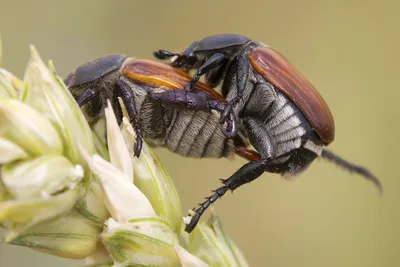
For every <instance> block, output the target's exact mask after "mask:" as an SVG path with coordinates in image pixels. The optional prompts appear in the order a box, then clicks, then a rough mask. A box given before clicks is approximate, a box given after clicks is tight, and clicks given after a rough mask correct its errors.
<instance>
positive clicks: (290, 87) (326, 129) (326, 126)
mask: <svg viewBox="0 0 400 267" xmlns="http://www.w3.org/2000/svg"><path fill="white" fill-rule="evenodd" d="M249 61H250V64H251V65H252V66H253V68H254V69H255V70H257V72H258V73H260V74H261V75H262V76H263V77H264V78H265V79H266V80H267V81H269V82H270V83H271V84H273V85H274V86H275V87H276V88H278V89H279V90H281V91H282V92H284V93H285V95H286V96H288V97H289V98H290V99H291V100H292V101H293V102H294V103H295V104H296V106H297V107H298V108H299V109H300V110H301V111H302V112H303V114H304V115H305V116H306V118H307V119H308V121H309V122H310V123H311V125H312V126H313V128H314V130H315V131H316V133H317V134H318V135H319V136H320V137H321V139H322V140H323V141H324V143H325V145H328V144H329V143H331V142H332V141H333V140H334V138H335V123H334V121H333V116H332V113H331V111H330V109H329V107H328V105H327V104H326V102H325V100H324V99H323V98H322V96H321V95H320V94H319V92H318V91H317V90H316V89H315V88H314V86H313V85H312V84H311V83H310V82H309V81H308V80H307V79H306V78H305V77H304V76H303V75H302V74H301V73H300V72H298V71H297V69H296V68H294V67H293V65H292V64H291V63H290V62H289V61H288V60H287V59H286V58H285V57H283V56H282V55H281V54H280V53H278V52H277V51H275V50H274V49H272V48H270V47H257V48H255V49H254V50H253V51H251V52H250V53H249Z"/></svg>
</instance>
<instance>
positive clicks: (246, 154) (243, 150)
mask: <svg viewBox="0 0 400 267" xmlns="http://www.w3.org/2000/svg"><path fill="white" fill-rule="evenodd" d="M235 153H236V154H237V155H238V156H240V157H242V158H245V159H247V160H250V161H256V160H259V159H260V158H261V156H260V154H258V152H257V151H255V150H252V149H248V148H247V147H244V146H237V147H235Z"/></svg>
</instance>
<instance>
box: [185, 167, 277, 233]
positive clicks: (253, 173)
mask: <svg viewBox="0 0 400 267" xmlns="http://www.w3.org/2000/svg"><path fill="white" fill-rule="evenodd" d="M269 161H270V160H269V159H259V160H257V161H252V162H249V163H247V164H245V165H243V166H242V167H241V168H240V169H239V170H237V171H236V172H235V173H234V174H233V175H232V176H231V177H229V178H228V179H226V180H222V183H223V184H224V185H223V186H221V187H220V188H218V189H217V190H215V191H213V192H214V194H213V195H211V196H210V197H208V198H207V200H206V201H204V202H203V203H202V204H200V207H198V208H197V209H195V210H194V212H195V213H196V214H195V215H194V216H192V218H191V220H190V223H189V224H187V225H186V227H185V231H186V232H188V233H190V232H192V231H193V229H194V228H195V227H196V225H197V223H198V222H199V220H200V217H201V215H202V214H203V213H204V211H205V210H206V209H207V208H208V207H209V206H210V205H211V204H212V203H214V202H215V201H217V199H218V198H220V197H222V196H223V195H224V194H225V193H226V191H228V190H231V191H234V190H235V189H237V188H239V187H240V186H242V185H244V184H246V183H250V182H251V181H254V180H255V179H257V178H258V177H260V176H261V175H262V174H263V172H264V171H265V169H266V167H267V165H268V163H269ZM189 216H190V215H189Z"/></svg>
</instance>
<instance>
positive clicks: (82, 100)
mask: <svg viewBox="0 0 400 267" xmlns="http://www.w3.org/2000/svg"><path fill="white" fill-rule="evenodd" d="M96 94H97V93H96V91H95V90H93V89H92V88H88V89H86V90H85V91H83V93H82V94H81V95H80V96H79V98H78V100H76V102H77V103H78V105H79V106H80V107H82V106H83V105H85V104H86V103H87V102H89V101H90V100H91V99H93V97H95V96H96Z"/></svg>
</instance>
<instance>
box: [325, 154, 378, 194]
mask: <svg viewBox="0 0 400 267" xmlns="http://www.w3.org/2000/svg"><path fill="white" fill-rule="evenodd" d="M321 157H322V158H323V159H326V160H328V161H331V162H333V163H335V164H336V165H338V166H340V167H342V168H344V169H345V170H348V171H349V172H351V173H358V174H360V175H362V176H363V177H364V178H365V179H367V180H368V181H371V182H372V183H374V185H375V186H376V187H377V189H378V190H379V193H381V194H382V191H383V189H382V184H381V182H380V181H379V179H378V178H377V177H376V176H375V175H373V174H372V173H371V172H370V171H369V170H367V169H366V168H364V167H361V166H358V165H355V164H353V163H351V162H349V161H347V160H344V159H342V158H341V157H339V156H337V155H335V154H333V153H332V152H330V151H328V150H325V149H323V150H322V153H321Z"/></svg>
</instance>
